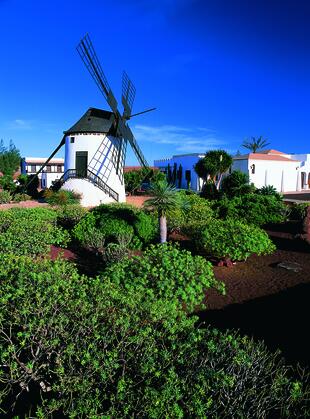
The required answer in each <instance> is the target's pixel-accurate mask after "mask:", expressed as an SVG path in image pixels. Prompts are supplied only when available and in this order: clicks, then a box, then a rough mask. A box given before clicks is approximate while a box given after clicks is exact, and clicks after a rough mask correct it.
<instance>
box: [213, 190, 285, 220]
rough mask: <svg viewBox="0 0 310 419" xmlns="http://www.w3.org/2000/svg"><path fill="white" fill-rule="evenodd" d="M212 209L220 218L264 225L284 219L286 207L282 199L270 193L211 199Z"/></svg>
mask: <svg viewBox="0 0 310 419" xmlns="http://www.w3.org/2000/svg"><path fill="white" fill-rule="evenodd" d="M213 209H214V211H215V213H216V214H217V216H218V217H219V218H222V219H226V218H234V219H236V220H242V221H244V222H246V223H248V224H255V225H258V226H260V225H264V224H267V223H281V222H283V221H285V219H286V214H287V209H286V206H285V204H284V203H283V201H282V200H279V199H278V198H276V197H275V196H272V195H260V194H248V195H243V196H237V197H234V198H232V199H228V198H223V199H221V200H219V201H213Z"/></svg>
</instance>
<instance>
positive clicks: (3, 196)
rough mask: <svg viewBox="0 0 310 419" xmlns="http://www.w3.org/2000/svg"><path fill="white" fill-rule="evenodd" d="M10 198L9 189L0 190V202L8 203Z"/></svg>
mask: <svg viewBox="0 0 310 419" xmlns="http://www.w3.org/2000/svg"><path fill="white" fill-rule="evenodd" d="M11 200H12V195H11V194H10V192H9V191H0V204H8V203H9V202H11Z"/></svg>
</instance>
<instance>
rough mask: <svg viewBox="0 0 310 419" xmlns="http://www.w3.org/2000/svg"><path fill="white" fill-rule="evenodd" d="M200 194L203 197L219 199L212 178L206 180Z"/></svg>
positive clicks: (218, 193)
mask: <svg viewBox="0 0 310 419" xmlns="http://www.w3.org/2000/svg"><path fill="white" fill-rule="evenodd" d="M200 196H201V197H202V198H205V199H210V200H214V199H219V197H220V192H219V191H218V190H217V187H216V185H215V183H214V182H213V181H212V180H208V181H207V182H205V183H204V184H203V186H202V189H201V192H200Z"/></svg>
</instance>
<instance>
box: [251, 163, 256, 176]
mask: <svg viewBox="0 0 310 419" xmlns="http://www.w3.org/2000/svg"><path fill="white" fill-rule="evenodd" d="M250 169H251V173H252V175H254V174H255V164H252V166H250Z"/></svg>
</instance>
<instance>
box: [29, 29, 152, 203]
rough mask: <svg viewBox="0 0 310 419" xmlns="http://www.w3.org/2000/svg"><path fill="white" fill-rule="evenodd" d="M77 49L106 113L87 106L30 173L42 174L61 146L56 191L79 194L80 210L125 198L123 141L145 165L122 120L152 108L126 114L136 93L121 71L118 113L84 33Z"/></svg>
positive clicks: (88, 38) (89, 41) (142, 156)
mask: <svg viewBox="0 0 310 419" xmlns="http://www.w3.org/2000/svg"><path fill="white" fill-rule="evenodd" d="M77 51H78V53H79V56H80V57H81V59H82V61H83V63H84V65H85V67H86V68H87V70H88V72H89V73H90V75H91V76H92V78H93V79H94V81H95V83H96V84H97V86H98V88H99V90H100V92H101V93H102V94H103V96H104V98H105V99H106V102H107V103H108V105H109V107H110V108H111V111H105V110H102V109H96V108H89V109H88V111H87V112H86V113H85V114H84V115H83V116H82V118H80V120H79V121H77V122H76V123H75V124H74V125H73V126H72V127H71V128H70V129H69V130H67V131H64V137H63V138H62V140H61V142H60V144H59V145H58V147H57V148H56V149H55V150H54V152H53V153H52V154H51V156H50V157H49V158H48V159H47V161H46V162H45V164H44V165H43V166H42V167H41V168H40V170H39V171H38V172H37V174H36V175H38V174H39V173H40V172H42V171H43V169H44V167H45V166H46V165H47V164H48V162H49V161H50V160H51V159H52V158H53V157H54V155H55V154H56V153H57V152H58V151H59V150H60V148H61V147H62V146H63V145H65V173H64V175H63V176H62V178H61V179H60V180H59V184H60V185H61V187H62V189H73V190H75V191H77V192H80V193H81V194H82V195H83V198H82V205H85V206H92V205H98V204H100V203H102V202H113V201H120V202H121V201H124V200H125V187H124V177H123V168H124V165H125V159H126V150H127V144H128V143H129V144H130V146H131V147H132V149H133V151H134V153H135V155H136V157H137V159H138V162H139V163H140V165H141V166H143V167H147V166H148V164H147V161H146V159H145V157H144V155H143V153H142V151H141V149H140V147H139V145H138V143H137V141H136V139H135V137H134V135H133V133H132V131H131V129H130V127H129V126H128V123H127V122H128V120H129V119H130V118H132V117H133V116H137V115H140V114H143V113H146V112H150V111H152V110H154V109H155V108H152V109H147V110H145V111H142V112H139V113H136V114H132V107H133V102H134V99H135V94H136V89H135V86H134V85H133V83H132V82H131V80H130V79H129V77H128V75H127V74H126V72H125V71H124V72H123V77H122V105H123V112H120V111H119V109H118V104H117V100H116V99H115V96H114V94H113V92H112V90H111V88H110V86H109V83H108V81H107V78H106V76H105V74H104V72H103V70H102V67H101V64H100V62H99V60H98V57H97V54H96V52H95V50H94V47H93V44H92V42H91V40H90V37H89V35H88V34H86V35H85V36H84V37H83V38H82V39H81V41H80V43H79V44H78V46H77Z"/></svg>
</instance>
